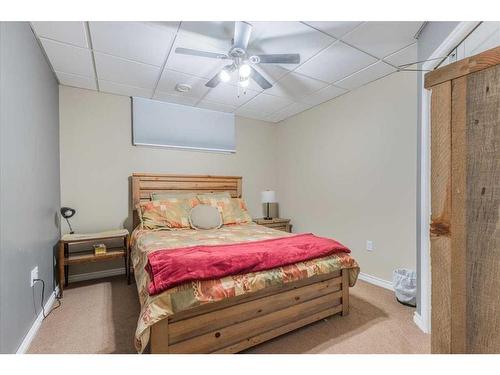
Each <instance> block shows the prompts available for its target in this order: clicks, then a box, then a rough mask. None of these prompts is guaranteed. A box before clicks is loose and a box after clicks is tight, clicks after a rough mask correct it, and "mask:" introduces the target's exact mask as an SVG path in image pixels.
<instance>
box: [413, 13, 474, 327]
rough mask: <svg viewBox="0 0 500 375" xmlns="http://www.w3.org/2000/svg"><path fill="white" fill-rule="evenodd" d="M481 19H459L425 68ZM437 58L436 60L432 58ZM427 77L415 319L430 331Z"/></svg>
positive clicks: (421, 137) (421, 138) (423, 104)
mask: <svg viewBox="0 0 500 375" xmlns="http://www.w3.org/2000/svg"><path fill="white" fill-rule="evenodd" d="M479 23H480V22H477V21H463V22H460V23H459V24H458V25H457V26H456V27H455V28H454V29H453V31H452V32H451V33H450V34H449V35H448V36H447V37H446V39H444V41H443V42H442V43H441V44H440V45H439V46H438V47H437V48H436V49H435V50H434V51H433V52H432V54H431V55H430V56H429V57H428V58H427V61H426V62H425V63H423V65H422V69H423V70H425V71H426V70H433V69H435V68H436V67H437V66H438V65H439V64H440V63H441V61H442V60H440V59H439V57H441V56H447V55H448V54H449V53H450V52H451V51H453V49H454V48H455V47H456V46H457V45H459V44H460V43H461V42H462V41H463V40H464V39H465V38H466V37H467V35H469V33H470V32H471V31H472V30H474V28H476V27H477V25H478V24H479ZM433 59H436V60H433ZM424 81H425V80H424V77H423V75H422V80H421V86H420V88H419V89H420V92H421V98H422V100H421V108H420V111H421V126H420V134H419V142H420V150H421V151H420V196H419V206H420V207H419V208H420V215H419V217H418V220H419V223H418V224H419V228H420V233H419V234H418V235H419V237H420V275H418V276H419V277H420V314H419V313H418V311H415V313H414V316H413V321H414V322H415V324H416V325H417V326H418V327H419V328H420V329H421V330H422V331H423V332H425V333H430V331H431V309H432V306H431V282H432V280H431V262H430V259H431V258H430V248H431V247H430V233H429V228H430V218H431V191H430V188H431V184H430V176H431V164H430V154H431V153H430V98H431V95H430V91H428V90H427V89H426V88H425V87H424Z"/></svg>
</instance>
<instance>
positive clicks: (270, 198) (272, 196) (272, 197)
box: [260, 190, 277, 203]
mask: <svg viewBox="0 0 500 375" xmlns="http://www.w3.org/2000/svg"><path fill="white" fill-rule="evenodd" d="M260 196H261V200H262V203H276V202H277V200H276V192H275V191H274V190H264V191H263V192H262V193H260Z"/></svg>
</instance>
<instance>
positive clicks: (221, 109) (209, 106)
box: [196, 100, 236, 113]
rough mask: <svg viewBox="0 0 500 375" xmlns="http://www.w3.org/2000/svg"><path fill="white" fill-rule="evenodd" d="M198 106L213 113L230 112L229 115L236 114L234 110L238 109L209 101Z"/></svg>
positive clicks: (202, 101) (204, 101)
mask: <svg viewBox="0 0 500 375" xmlns="http://www.w3.org/2000/svg"><path fill="white" fill-rule="evenodd" d="M196 106H197V107H200V108H205V109H210V110H212V111H218V112H229V113H232V112H234V110H235V109H236V107H233V106H231V105H225V104H220V103H214V102H210V101H208V100H201V101H200V102H199V103H198V104H197V105H196Z"/></svg>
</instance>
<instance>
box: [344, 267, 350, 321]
mask: <svg viewBox="0 0 500 375" xmlns="http://www.w3.org/2000/svg"><path fill="white" fill-rule="evenodd" d="M347 314H349V270H348V269H347V268H343V269H342V316H346V315H347Z"/></svg>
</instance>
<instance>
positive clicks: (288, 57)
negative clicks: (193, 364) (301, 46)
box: [255, 53, 300, 64]
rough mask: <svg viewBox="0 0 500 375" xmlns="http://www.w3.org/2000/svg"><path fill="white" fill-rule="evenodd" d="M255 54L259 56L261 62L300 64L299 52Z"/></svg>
mask: <svg viewBox="0 0 500 375" xmlns="http://www.w3.org/2000/svg"><path fill="white" fill-rule="evenodd" d="M255 56H257V57H258V58H259V60H260V61H259V64H300V55H299V54H298V53H282V54H278V53H277V54H270V55H255Z"/></svg>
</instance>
